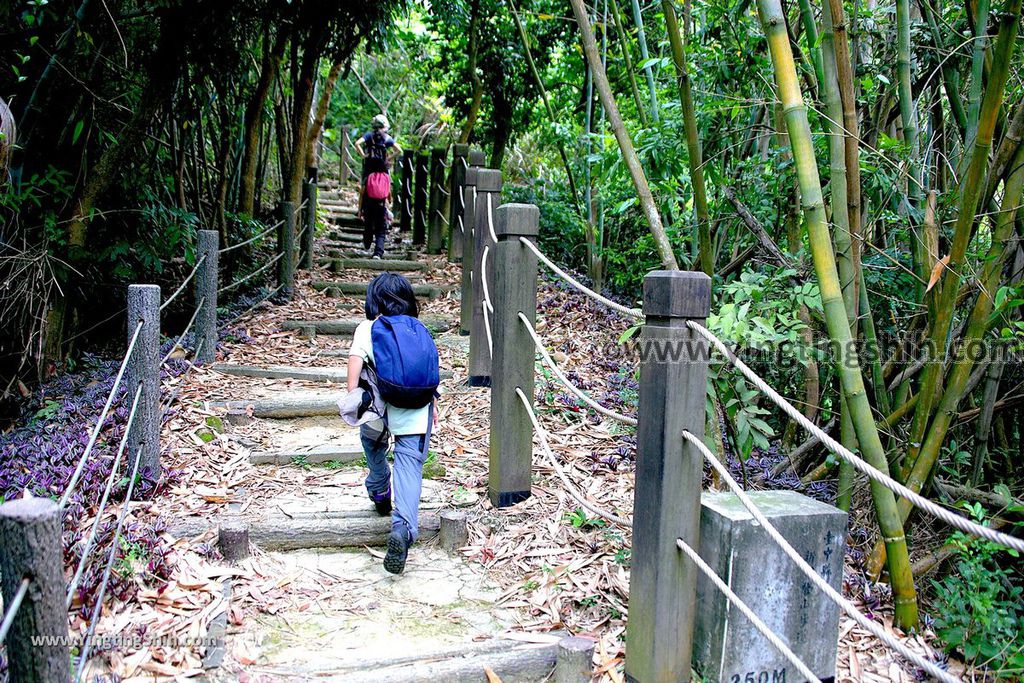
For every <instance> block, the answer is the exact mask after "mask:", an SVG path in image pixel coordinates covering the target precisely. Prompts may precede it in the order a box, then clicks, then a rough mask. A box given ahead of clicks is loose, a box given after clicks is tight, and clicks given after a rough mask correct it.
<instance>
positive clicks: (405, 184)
mask: <svg viewBox="0 0 1024 683" xmlns="http://www.w3.org/2000/svg"><path fill="white" fill-rule="evenodd" d="M415 159H416V152H414V151H412V150H411V149H407V150H405V151H404V152H402V216H401V220H399V223H398V225H399V228H398V231H399V232H400V233H407V232H409V230H410V229H411V228H412V213H413V203H414V202H413V198H412V191H413V174H414V173H415V171H414V168H415Z"/></svg>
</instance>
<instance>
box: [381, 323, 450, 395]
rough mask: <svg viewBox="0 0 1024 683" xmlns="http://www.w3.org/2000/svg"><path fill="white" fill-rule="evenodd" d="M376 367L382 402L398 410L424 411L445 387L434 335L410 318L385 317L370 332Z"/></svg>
mask: <svg viewBox="0 0 1024 683" xmlns="http://www.w3.org/2000/svg"><path fill="white" fill-rule="evenodd" d="M370 340H371V342H372V344H373V365H374V370H376V372H377V386H378V387H379V389H380V395H381V398H383V399H384V401H385V402H386V403H389V404H391V405H393V406H395V407H396V408H423V407H424V406H427V405H429V404H430V402H431V401H432V400H433V399H434V396H436V395H437V387H438V385H439V384H440V383H441V371H440V367H439V366H440V363H439V361H438V356H437V346H436V345H435V344H434V338H433V337H431V336H430V331H429V330H428V329H427V328H426V327H425V326H424V325H423V323H421V322H420V321H419V320H417V319H416V318H413V317H412V316H408V315H382V316H381V317H379V318H377V319H376V320H375V321H374V322H373V327H371V328H370Z"/></svg>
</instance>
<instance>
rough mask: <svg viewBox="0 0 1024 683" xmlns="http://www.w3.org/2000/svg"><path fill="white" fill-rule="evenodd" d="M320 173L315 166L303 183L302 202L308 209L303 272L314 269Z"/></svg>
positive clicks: (304, 223)
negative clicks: (314, 241) (318, 178)
mask: <svg viewBox="0 0 1024 683" xmlns="http://www.w3.org/2000/svg"><path fill="white" fill-rule="evenodd" d="M317 175H318V171H317V169H316V167H315V166H311V167H310V169H309V177H308V178H307V179H306V180H305V182H303V183H302V200H303V201H304V202H305V203H306V208H305V209H304V210H303V211H302V220H303V229H304V230H305V232H303V233H302V262H301V264H300V266H299V267H300V268H302V269H303V270H312V269H313V239H314V237H316V202H317V196H318V189H317V184H316V183H317Z"/></svg>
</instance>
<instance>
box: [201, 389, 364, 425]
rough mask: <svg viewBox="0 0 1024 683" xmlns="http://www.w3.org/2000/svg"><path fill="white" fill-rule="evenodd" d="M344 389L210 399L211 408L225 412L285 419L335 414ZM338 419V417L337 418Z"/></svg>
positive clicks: (337, 412)
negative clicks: (284, 395) (236, 398)
mask: <svg viewBox="0 0 1024 683" xmlns="http://www.w3.org/2000/svg"><path fill="white" fill-rule="evenodd" d="M344 395H345V392H344V391H341V392H337V393H334V394H313V395H310V396H295V395H292V396H287V397H282V398H258V399H252V400H248V401H237V400H236V401H210V402H209V407H210V409H211V410H224V411H226V412H229V413H230V412H239V411H240V412H246V413H247V412H248V411H249V409H250V408H251V409H252V416H253V417H258V418H263V419H276V420H285V419H290V418H296V417H318V416H332V417H333V416H337V415H339V411H338V400H339V399H341V397H342V396H344ZM339 419H340V418H339Z"/></svg>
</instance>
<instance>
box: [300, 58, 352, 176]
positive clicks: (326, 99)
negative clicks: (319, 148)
mask: <svg viewBox="0 0 1024 683" xmlns="http://www.w3.org/2000/svg"><path fill="white" fill-rule="evenodd" d="M344 66H345V63H344V61H342V60H338V61H335V62H334V64H332V65H331V70H330V71H329V72H328V74H327V79H326V80H325V81H324V85H323V89H322V90H321V91H320V101H319V102H317V105H316V115H315V116H314V117H313V125H312V127H311V128H310V131H309V136H308V137H309V144H308V145H307V150H306V159H307V162H306V163H307V164H308V165H310V166H316V165H317V164H315V163H313V162H314V161H315V160H316V143H317V142H318V141H319V140H320V135H321V134H322V133H323V130H324V121H326V120H327V111H328V110H329V109H330V107H331V95H333V94H334V86H335V85H336V84H337V82H338V76H340V75H341V70H342V69H343V68H344Z"/></svg>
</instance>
